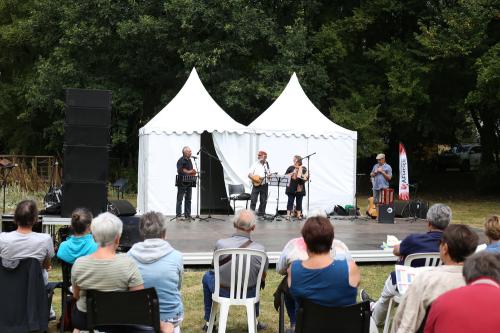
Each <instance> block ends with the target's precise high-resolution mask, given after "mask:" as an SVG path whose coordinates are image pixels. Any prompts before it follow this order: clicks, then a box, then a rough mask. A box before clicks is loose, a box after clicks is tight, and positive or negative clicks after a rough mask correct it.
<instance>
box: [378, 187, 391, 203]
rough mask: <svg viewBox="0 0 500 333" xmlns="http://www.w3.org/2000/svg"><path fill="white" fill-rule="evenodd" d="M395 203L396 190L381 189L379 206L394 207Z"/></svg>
mask: <svg viewBox="0 0 500 333" xmlns="http://www.w3.org/2000/svg"><path fill="white" fill-rule="evenodd" d="M393 202H394V189H392V188H382V189H380V195H379V201H378V203H379V204H383V205H392V203H393Z"/></svg>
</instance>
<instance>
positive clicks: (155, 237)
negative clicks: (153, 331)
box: [128, 212, 184, 333]
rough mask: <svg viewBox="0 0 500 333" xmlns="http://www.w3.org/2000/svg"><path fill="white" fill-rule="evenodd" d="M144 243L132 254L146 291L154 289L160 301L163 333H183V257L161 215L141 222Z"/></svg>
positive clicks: (152, 213) (144, 216) (152, 216)
mask: <svg viewBox="0 0 500 333" xmlns="http://www.w3.org/2000/svg"><path fill="white" fill-rule="evenodd" d="M139 230H140V233H141V235H142V237H143V238H144V242H140V243H136V244H134V245H133V246H132V248H131V249H130V251H129V252H128V254H129V255H130V256H131V257H132V259H134V260H135V262H136V263H137V266H138V267H139V271H140V272H141V275H142V279H143V280H144V288H150V287H154V288H155V289H156V293H157V294H158V298H159V301H160V320H161V322H160V324H161V330H162V332H175V333H179V332H180V323H181V322H182V320H183V316H184V309H183V305H182V298H181V291H180V290H181V283H182V273H183V271H184V267H183V262H182V254H181V253H180V252H179V251H177V250H175V249H174V248H173V247H172V246H171V245H170V244H169V243H168V242H167V241H166V239H165V238H166V235H167V223H166V221H165V218H164V216H163V215H162V214H161V213H156V212H149V213H146V214H144V215H143V216H142V217H141V219H140V222H139Z"/></svg>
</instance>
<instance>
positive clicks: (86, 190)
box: [61, 89, 111, 217]
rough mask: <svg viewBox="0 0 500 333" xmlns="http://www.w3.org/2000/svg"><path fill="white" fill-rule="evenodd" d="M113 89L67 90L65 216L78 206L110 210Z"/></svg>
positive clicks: (98, 210) (63, 204)
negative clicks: (109, 168)
mask: <svg viewBox="0 0 500 333" xmlns="http://www.w3.org/2000/svg"><path fill="white" fill-rule="evenodd" d="M110 126H111V91H109V90H87V89H66V118H65V123H64V165H63V167H64V168H63V171H64V173H63V198H62V208H61V215H62V216H63V217H69V216H71V212H72V211H73V210H74V209H75V208H78V207H85V208H88V209H89V210H90V211H91V212H92V213H93V214H94V215H97V214H99V213H101V212H105V211H106V205H107V190H108V186H107V183H108V165H109V139H110Z"/></svg>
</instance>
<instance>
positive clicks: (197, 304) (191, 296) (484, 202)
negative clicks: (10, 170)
mask: <svg viewBox="0 0 500 333" xmlns="http://www.w3.org/2000/svg"><path fill="white" fill-rule="evenodd" d="M110 195H111V196H112V195H113V194H111V193H110ZM42 197H43V194H42V193H27V192H25V191H21V190H19V189H18V188H13V189H12V190H11V192H9V193H8V194H7V199H8V200H7V202H8V204H7V211H9V210H10V211H13V209H14V208H15V204H16V203H17V202H19V201H20V200H22V199H25V198H33V199H35V200H36V201H37V202H38V203H39V204H41V200H42ZM420 198H422V199H424V200H427V201H429V202H430V203H431V204H432V203H436V202H442V203H445V204H447V205H449V206H450V207H451V208H452V211H453V223H463V224H468V225H471V226H474V227H478V228H480V229H483V224H484V220H485V218H486V217H487V216H488V215H491V214H500V199H499V198H498V197H482V198H477V197H472V198H467V197H466V196H465V197H464V196H461V197H460V196H456V197H452V196H451V195H423V196H421V197H420ZM125 199H127V200H129V201H130V202H131V203H132V204H134V206H135V204H136V196H135V195H134V194H126V196H125ZM358 206H359V207H360V210H361V212H363V213H364V211H365V210H366V209H365V208H366V206H367V196H359V197H358ZM39 207H41V205H40V206H39ZM392 269H393V265H362V266H361V274H362V279H361V286H360V288H365V289H366V290H367V291H368V293H369V294H370V295H371V296H372V297H374V298H376V297H378V296H379V294H380V292H381V290H382V287H383V285H384V281H385V279H386V278H387V275H388V274H389V272H390V271H391V270H392ZM204 272H205V270H204V269H186V271H185V274H184V283H183V287H182V297H183V302H184V308H185V319H184V322H183V324H182V331H183V332H187V333H190V332H200V331H201V330H200V328H201V327H202V325H203V292H202V286H201V279H202V276H203V274H204ZM50 280H51V281H61V280H62V276H61V269H60V267H58V266H57V265H56V266H54V269H53V270H52V271H51V272H50ZM280 281H281V276H280V275H278V274H277V273H276V272H275V271H274V270H270V272H269V274H268V276H267V281H266V288H265V289H264V291H263V292H262V294H261V316H260V320H261V321H263V322H265V323H266V324H268V329H267V330H265V331H264V332H265V333H267V332H277V331H278V312H276V310H274V306H273V296H272V295H273V293H274V291H275V290H276V287H277V286H278V284H279V282H280ZM53 305H54V308H55V310H56V312H57V313H58V315H59V314H60V313H61V309H60V290H57V291H56V294H55V295H54V299H53ZM287 319H288V318H287ZM287 324H288V323H287ZM49 332H54V333H55V332H57V330H56V327H55V322H51V325H50V328H49ZM227 332H228V333H236V332H246V314H245V311H244V308H242V307H240V308H238V307H235V308H231V310H230V316H229V322H228V328H227Z"/></svg>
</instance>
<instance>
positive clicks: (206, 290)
mask: <svg viewBox="0 0 500 333" xmlns="http://www.w3.org/2000/svg"><path fill="white" fill-rule="evenodd" d="M255 221H256V216H255V213H254V212H253V211H252V210H248V209H243V210H240V211H238V212H237V213H236V214H235V216H234V219H233V225H234V228H235V229H236V232H235V233H234V234H233V235H232V236H231V237H228V238H223V239H219V240H218V241H217V242H216V243H215V249H214V251H216V250H220V249H230V248H233V249H234V248H246V249H254V250H260V251H264V252H265V251H266V248H265V247H264V245H262V244H259V243H257V242H254V241H252V238H251V233H252V232H253V231H254V230H255ZM224 260H225V258H224V257H221V261H224ZM268 264H269V260H266V263H265V267H264V274H263V275H262V280H264V279H265V277H266V272H267V267H268ZM260 265H261V261H260V258H256V257H254V258H253V259H252V262H251V263H250V271H251V273H250V279H249V281H248V292H247V295H248V297H254V296H255V285H256V284H257V275H258V273H259V269H260ZM219 269H220V279H221V282H220V283H221V286H229V285H230V282H231V262H230V261H226V262H225V263H224V264H223V265H221V266H220V268H219ZM202 283H203V302H204V304H205V321H206V322H207V324H205V326H204V327H203V329H204V330H205V331H206V330H207V327H208V320H209V319H210V311H211V309H212V294H213V292H214V290H215V274H214V272H213V271H208V272H206V273H205V275H204V276H203V280H202ZM262 284H264V283H262ZM220 296H223V297H229V288H224V287H222V288H221V290H220ZM255 313H256V316H257V317H258V316H259V304H258V303H257V304H256V306H255ZM264 328H265V325H264V324H263V323H261V322H259V323H258V325H257V329H259V330H260V329H264Z"/></svg>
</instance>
